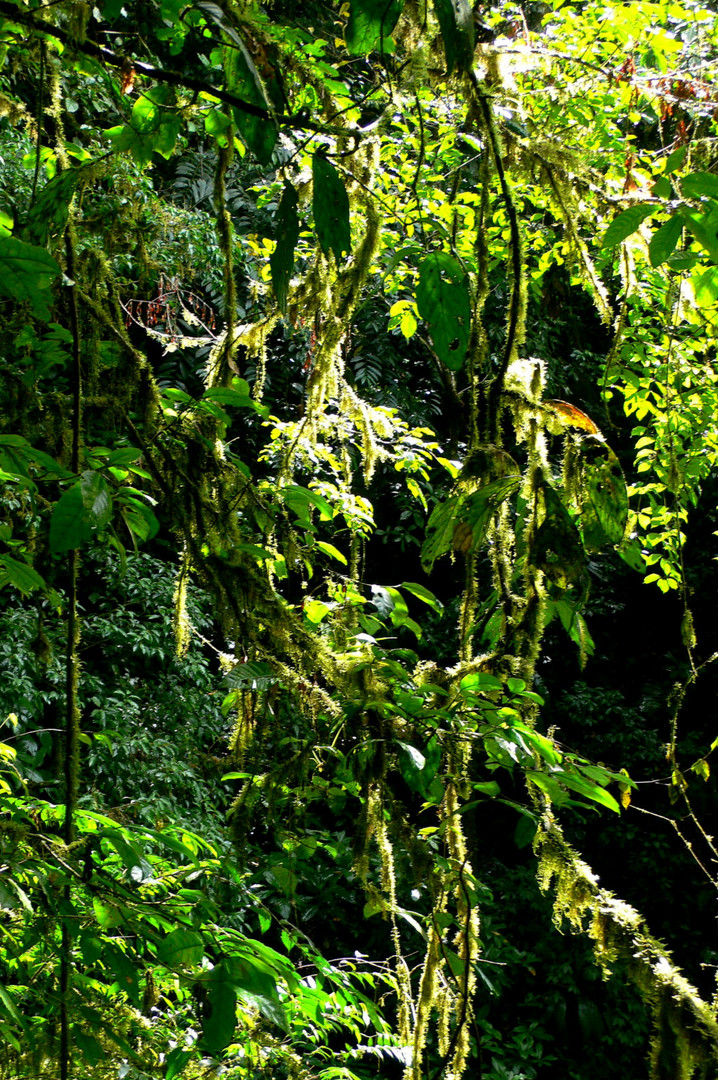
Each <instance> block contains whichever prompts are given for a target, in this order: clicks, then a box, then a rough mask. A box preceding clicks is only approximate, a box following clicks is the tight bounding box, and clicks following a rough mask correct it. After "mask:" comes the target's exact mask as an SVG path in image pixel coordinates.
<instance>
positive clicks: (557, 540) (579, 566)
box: [531, 485, 586, 589]
mask: <svg viewBox="0 0 718 1080" xmlns="http://www.w3.org/2000/svg"><path fill="white" fill-rule="evenodd" d="M544 499H545V502H546V516H545V518H544V520H543V521H542V522H541V524H540V525H539V527H538V529H537V530H536V535H535V537H534V542H533V547H532V550H531V561H532V563H533V564H534V566H537V567H538V568H539V569H540V570H543V572H544V574H545V575H546V577H547V578H548V579H549V581H552V582H553V583H554V584H555V585H557V586H558V587H559V588H560V589H568V588H570V586H571V585H575V584H576V583H577V582H578V581H579V580H580V579H581V577H582V576H583V574H584V573H585V570H586V555H585V552H584V550H583V545H582V544H581V537H580V536H579V534H578V529H577V528H576V526H575V525H574V523H573V521H572V520H571V518H570V517H569V515H568V511H567V510H566V508H565V506H564V505H563V503H562V502H561V499H560V497H559V495H558V494H557V493H556V492H555V491H554V489H553V488H552V487H549V486H548V485H547V486H545V487H544Z"/></svg>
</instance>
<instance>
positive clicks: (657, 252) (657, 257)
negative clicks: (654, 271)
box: [648, 214, 683, 266]
mask: <svg viewBox="0 0 718 1080" xmlns="http://www.w3.org/2000/svg"><path fill="white" fill-rule="evenodd" d="M682 233H683V218H682V217H681V215H680V214H674V215H673V217H670V218H669V219H668V221H664V223H663V224H662V225H661V227H660V228H659V229H657V230H656V232H655V233H654V234H653V236H652V237H651V242H650V244H649V245H648V257H649V259H650V260H651V266H660V265H661V264H662V263H664V262H665V261H666V259H668V258H670V256H671V255H672V254H673V252H674V251H675V249H676V244H677V243H678V241H679V240H680V238H681V235H682Z"/></svg>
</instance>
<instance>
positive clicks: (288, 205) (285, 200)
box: [269, 181, 299, 315]
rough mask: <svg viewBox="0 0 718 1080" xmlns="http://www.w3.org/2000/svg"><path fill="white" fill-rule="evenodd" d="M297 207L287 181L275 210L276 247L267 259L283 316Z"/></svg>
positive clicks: (296, 227) (294, 194) (295, 236)
mask: <svg viewBox="0 0 718 1080" xmlns="http://www.w3.org/2000/svg"><path fill="white" fill-rule="evenodd" d="M298 205H299V199H298V198H297V193H296V191H295V190H294V188H293V187H292V185H291V184H290V183H289V181H287V182H286V183H285V185H284V191H283V192H282V198H281V199H280V201H279V206H278V208H277V224H276V238H277V246H276V247H275V249H274V251H273V252H272V254H271V256H270V259H269V266H270V269H271V271H272V288H273V289H274V295H275V296H276V298H277V303H278V305H279V310H280V311H281V312H282V314H283V315H286V314H287V296H288V294H289V282H290V281H291V279H292V271H293V270H294V251H295V249H296V246H297V240H298V239H299V215H298V214H297V206H298Z"/></svg>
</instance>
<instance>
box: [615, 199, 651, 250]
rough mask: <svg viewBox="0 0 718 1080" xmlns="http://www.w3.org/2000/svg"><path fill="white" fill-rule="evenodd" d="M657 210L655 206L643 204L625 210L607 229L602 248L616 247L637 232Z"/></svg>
mask: <svg viewBox="0 0 718 1080" xmlns="http://www.w3.org/2000/svg"><path fill="white" fill-rule="evenodd" d="M655 209H656V208H655V207H654V206H646V205H645V204H643V205H641V206H630V207H629V208H628V210H623V211H622V212H621V213H620V214H618V216H617V217H615V218H614V219H613V221H612V222H611V224H610V225H609V226H608V228H607V229H606V232H605V233H604V237H603V244H602V247H605V248H609V247H616V245H617V244H620V243H621V241H622V240H625V239H626V238H627V237H628V236H630V235H631V234H632V233H634V232H636V230H637V229H639V228H640V227H641V225H642V224H643V222H644V221H645V220H646V218H647V217H650V215H651V214H653V213H655Z"/></svg>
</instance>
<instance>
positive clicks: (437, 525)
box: [421, 495, 465, 574]
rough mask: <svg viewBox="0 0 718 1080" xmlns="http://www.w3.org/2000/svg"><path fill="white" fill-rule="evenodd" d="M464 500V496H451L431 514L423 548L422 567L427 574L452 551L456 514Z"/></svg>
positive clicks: (438, 504)
mask: <svg viewBox="0 0 718 1080" xmlns="http://www.w3.org/2000/svg"><path fill="white" fill-rule="evenodd" d="M464 498H465V496H464V495H450V496H449V498H448V499H446V500H445V501H444V502H441V503H437V505H436V506H435V507H434V509H433V510H432V512H431V517H430V518H429V521H428V523H427V526H426V539H425V540H424V543H423V544H422V547H421V565H422V568H423V569H424V570H425V571H426V573H427V574H429V573H431V570H432V568H433V566H434V563H435V562H436V560H437V559H438V558H439V556H440V555H445V554H446V552H447V551H450V550H451V543H452V538H453V535H454V527H455V524H456V520H455V519H456V514H457V511H458V509H459V507H460V506H461V505H462V503H463V501H464Z"/></svg>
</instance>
